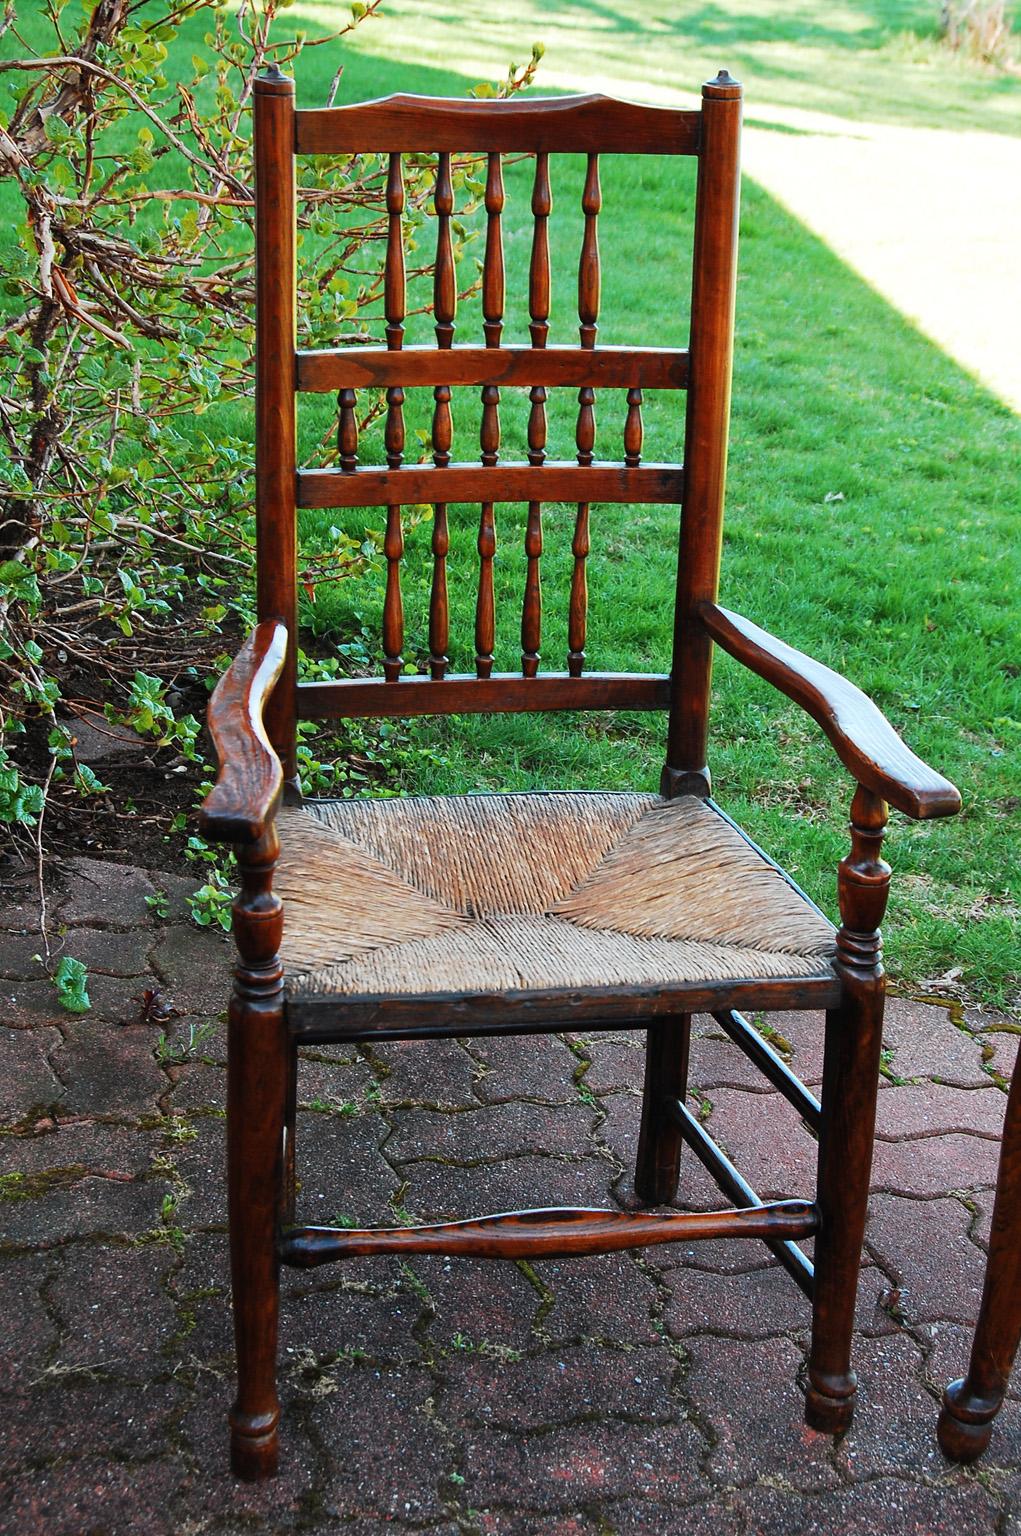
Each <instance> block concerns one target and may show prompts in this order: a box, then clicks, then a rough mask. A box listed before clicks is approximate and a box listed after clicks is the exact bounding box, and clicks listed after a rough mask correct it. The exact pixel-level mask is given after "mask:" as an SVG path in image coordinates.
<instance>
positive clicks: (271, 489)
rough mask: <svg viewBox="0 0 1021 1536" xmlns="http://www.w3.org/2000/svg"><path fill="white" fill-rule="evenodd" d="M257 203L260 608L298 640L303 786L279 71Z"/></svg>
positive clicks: (288, 160)
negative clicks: (280, 620)
mask: <svg viewBox="0 0 1021 1536" xmlns="http://www.w3.org/2000/svg"><path fill="white" fill-rule="evenodd" d="M253 117H254V126H253V154H254V162H255V199H256V206H257V208H258V210H259V213H258V217H257V219H256V221H255V335H256V343H255V528H256V543H257V557H256V610H257V613H258V617H259V618H260V619H282V620H283V622H284V623H285V624H286V626H287V632H288V635H289V637H290V644H289V645H288V647H287V654H286V657H285V659H284V665H283V670H282V671H281V673H280V676H279V679H278V680H277V685H276V687H275V689H274V691H273V695H272V697H271V698H270V700H269V701H268V703H267V705H266V710H265V721H266V732H267V734H268V736H269V739H270V741H271V742H272V743H273V748H274V750H275V752H276V754H277V756H278V757H279V758H280V761H281V763H282V765H283V772H284V778H285V779H286V780H287V781H288V782H289V783H295V782H296V781H297V772H298V767H297V742H296V737H295V715H294V689H295V684H296V683H297V680H298V545H297V517H296V514H295V502H294V475H295V465H296V462H297V460H296V452H297V421H296V410H295V404H296V402H295V398H294V388H293V377H294V350H295V282H296V276H295V264H294V262H295V239H296V236H295V230H296V213H295V208H296V203H295V178H294V153H293V146H294V81H293V80H288V79H286V78H285V77H284V76H283V75H282V74H281V73H280V72H279V70H270V71H268V72H267V73H266V74H263V75H260V76H259V77H258V78H257V79H256V81H255V84H254V89H253Z"/></svg>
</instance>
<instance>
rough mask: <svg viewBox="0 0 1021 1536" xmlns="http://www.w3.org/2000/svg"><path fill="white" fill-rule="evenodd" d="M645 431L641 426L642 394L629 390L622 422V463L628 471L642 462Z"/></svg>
mask: <svg viewBox="0 0 1021 1536" xmlns="http://www.w3.org/2000/svg"><path fill="white" fill-rule="evenodd" d="M644 435H645V429H644V427H643V425H642V392H641V390H640V389H629V390H628V392H627V418H626V420H625V422H624V463H625V464H626V465H627V467H628V469H637V468H638V466H639V465H640V464H641V462H642V438H643V437H644Z"/></svg>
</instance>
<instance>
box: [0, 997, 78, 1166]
mask: <svg viewBox="0 0 1021 1536" xmlns="http://www.w3.org/2000/svg"><path fill="white" fill-rule="evenodd" d="M60 1043H61V1035H60V1034H59V1032H58V1031H57V1030H55V1029H46V1028H42V1029H33V1030H21V1029H3V1028H0V1117H2V1119H3V1121H4V1122H5V1123H6V1124H8V1125H9V1124H12V1123H16V1122H17V1121H19V1120H23V1119H24V1118H25V1117H26V1116H27V1115H31V1114H32V1113H33V1112H35V1111H40V1110H44V1109H48V1110H51V1109H53V1108H54V1107H55V1106H56V1105H57V1104H59V1102H60V1100H61V1098H62V1097H63V1093H64V1087H63V1084H62V1083H61V1081H60V1079H59V1077H58V1076H57V1074H56V1072H55V1071H54V1070H53V1067H52V1065H51V1061H50V1058H51V1056H52V1054H53V1052H54V1051H55V1050H56V1049H57V1048H58V1047H59V1045H60ZM2 1157H3V1153H2V1151H0V1158H2Z"/></svg>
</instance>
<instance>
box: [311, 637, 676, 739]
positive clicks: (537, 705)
mask: <svg viewBox="0 0 1021 1536" xmlns="http://www.w3.org/2000/svg"><path fill="white" fill-rule="evenodd" d="M486 623H487V624H488V625H490V627H489V628H488V629H487V630H485V632H484V633H483V636H482V638H483V639H484V640H486V639H488V640H489V643H490V645H491V644H492V629H491V620H489V619H488V618H487V619H486ZM529 638H531V634H530V635H529ZM491 659H492V655H491V652H490V654H489V655H487V656H483V663H488V662H489V661H491ZM669 701H670V679H669V678H668V677H666V676H657V675H656V674H655V673H652V672H589V673H588V674H587V675H586V676H585V677H571V676H569V675H565V674H564V673H562V672H561V673H550V672H540V673H537V674H536V675H535V676H534V677H522V676H521V675H520V674H519V673H516V672H501V673H498V674H497V675H496V676H487V675H486V674H485V673H484V672H482V671H480V672H479V674H478V676H477V677H472V676H471V675H470V674H458V675H456V676H449V675H448V676H447V677H445V678H443V679H442V681H441V682H440V681H437V680H435V679H433V678H430V677H402V678H401V679H400V680H399V681H396V682H392V683H387V682H381V681H380V680H379V679H378V678H374V677H368V678H361V677H358V678H344V679H339V680H337V681H335V682H328V683H299V684H298V718H299V719H301V720H333V719H336V718H337V717H338V716H341V715H348V716H350V717H352V718H353V719H363V720H364V719H371V718H382V717H387V716H393V717H397V718H400V717H401V716H402V715H409V716H411V715H488V714H499V715H504V714H519V713H521V712H522V711H525V710H533V709H635V710H646V709H666V708H667V705H668V704H669Z"/></svg>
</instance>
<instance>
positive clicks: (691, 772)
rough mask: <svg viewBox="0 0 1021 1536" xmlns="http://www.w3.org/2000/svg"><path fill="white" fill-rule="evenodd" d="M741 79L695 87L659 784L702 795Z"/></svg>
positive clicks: (725, 423) (726, 428)
mask: <svg viewBox="0 0 1021 1536" xmlns="http://www.w3.org/2000/svg"><path fill="white" fill-rule="evenodd" d="M740 137H741V87H740V86H739V85H738V84H737V83H736V82H735V81H734V80H732V79H731V78H730V76H729V75H728V74H727V72H726V70H721V71H720V73H719V75H718V77H717V78H716V79H715V80H710V81H708V82H707V83H706V84H705V85H704V86H703V87H702V134H701V138H700V141H699V159H698V182H697V186H696V192H695V249H694V260H693V264H692V285H691V334H690V339H689V344H688V349H689V359H688V400H687V415H686V418H685V427H684V443H685V448H684V454H685V465H686V472H685V493H684V514H683V517H682V519H681V533H680V552H679V558H678V563H677V600H676V604H675V608H674V636H673V659H672V662H671V667H670V672H671V676H672V678H673V697H672V699H671V703H670V723H669V727H668V730H667V749H666V762H665V764H664V766H663V776H662V780H661V788H662V791H663V793H664V794H665V795H677V794H700V793H701V794H708V793H709V790H710V788H711V785H712V780H711V776H710V773H709V767H708V758H707V743H708V733H709V687H710V681H711V678H712V643H711V641H710V639H709V636H708V634H707V632H706V630H705V629H704V628H703V627H702V626H701V625H699V623H698V622H697V618H696V614H697V610H698V607H699V604H701V603H704V602H707V601H708V602H714V601H715V600H716V593H717V588H718V586H719V579H720V554H721V550H722V547H723V544H722V541H723V493H724V487H725V485H726V477H727V444H728V439H729V435H730V378H731V369H732V364H733V355H734V293H735V287H736V283H737V233H738V220H739V212H740Z"/></svg>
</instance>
